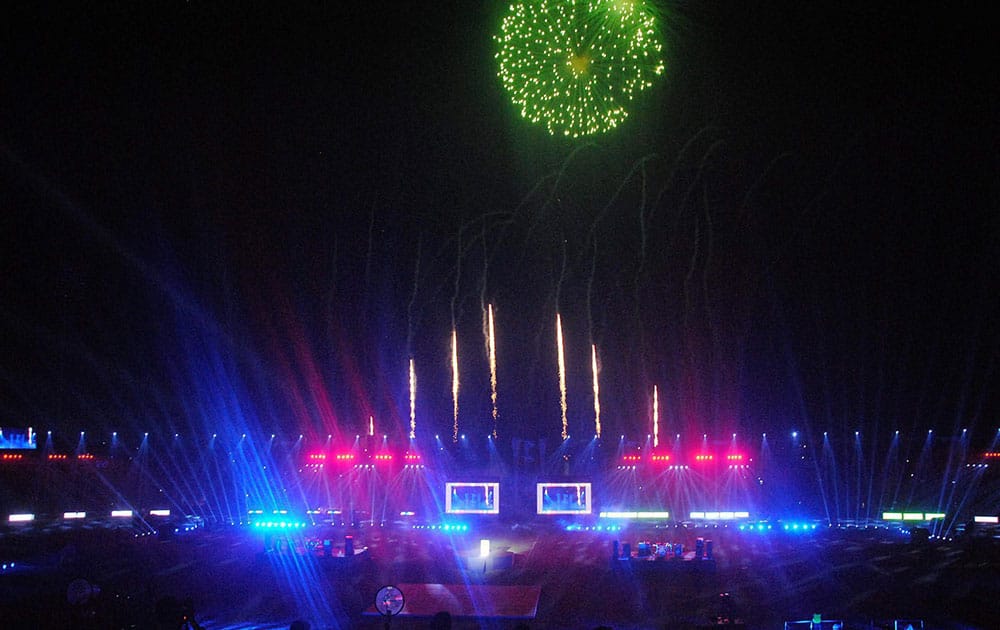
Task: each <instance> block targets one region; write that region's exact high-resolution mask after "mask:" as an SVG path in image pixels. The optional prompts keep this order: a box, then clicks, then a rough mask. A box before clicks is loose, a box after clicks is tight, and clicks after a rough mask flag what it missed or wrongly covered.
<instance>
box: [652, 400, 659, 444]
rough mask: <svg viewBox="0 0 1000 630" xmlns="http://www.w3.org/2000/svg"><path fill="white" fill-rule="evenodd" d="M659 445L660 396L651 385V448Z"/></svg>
mask: <svg viewBox="0 0 1000 630" xmlns="http://www.w3.org/2000/svg"><path fill="white" fill-rule="evenodd" d="M659 445H660V394H659V392H658V391H657V389H656V385H653V448H656V447H657V446H659Z"/></svg>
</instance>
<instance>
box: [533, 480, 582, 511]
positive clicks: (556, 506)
mask: <svg viewBox="0 0 1000 630" xmlns="http://www.w3.org/2000/svg"><path fill="white" fill-rule="evenodd" d="M536 490H537V497H538V513H539V514H590V512H591V509H592V507H593V505H592V501H591V498H592V497H591V491H590V483H540V484H537V485H536Z"/></svg>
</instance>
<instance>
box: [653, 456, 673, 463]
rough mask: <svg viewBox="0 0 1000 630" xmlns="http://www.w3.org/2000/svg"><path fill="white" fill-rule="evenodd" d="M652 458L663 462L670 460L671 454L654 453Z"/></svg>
mask: <svg viewBox="0 0 1000 630" xmlns="http://www.w3.org/2000/svg"><path fill="white" fill-rule="evenodd" d="M652 459H653V461H654V462H660V463H663V462H669V461H670V456H669V455H653V458H652Z"/></svg>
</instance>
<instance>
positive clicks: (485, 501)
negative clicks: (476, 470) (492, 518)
mask: <svg viewBox="0 0 1000 630" xmlns="http://www.w3.org/2000/svg"><path fill="white" fill-rule="evenodd" d="M444 511H445V512H447V513H448V514H499V513H500V484H499V483H496V482H464V481H458V482H451V481H449V482H447V483H445V484H444Z"/></svg>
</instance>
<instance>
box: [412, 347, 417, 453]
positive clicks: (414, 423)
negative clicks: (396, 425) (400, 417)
mask: <svg viewBox="0 0 1000 630" xmlns="http://www.w3.org/2000/svg"><path fill="white" fill-rule="evenodd" d="M416 436H417V370H416V368H415V367H414V365H413V359H410V437H411V438H415V437H416Z"/></svg>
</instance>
